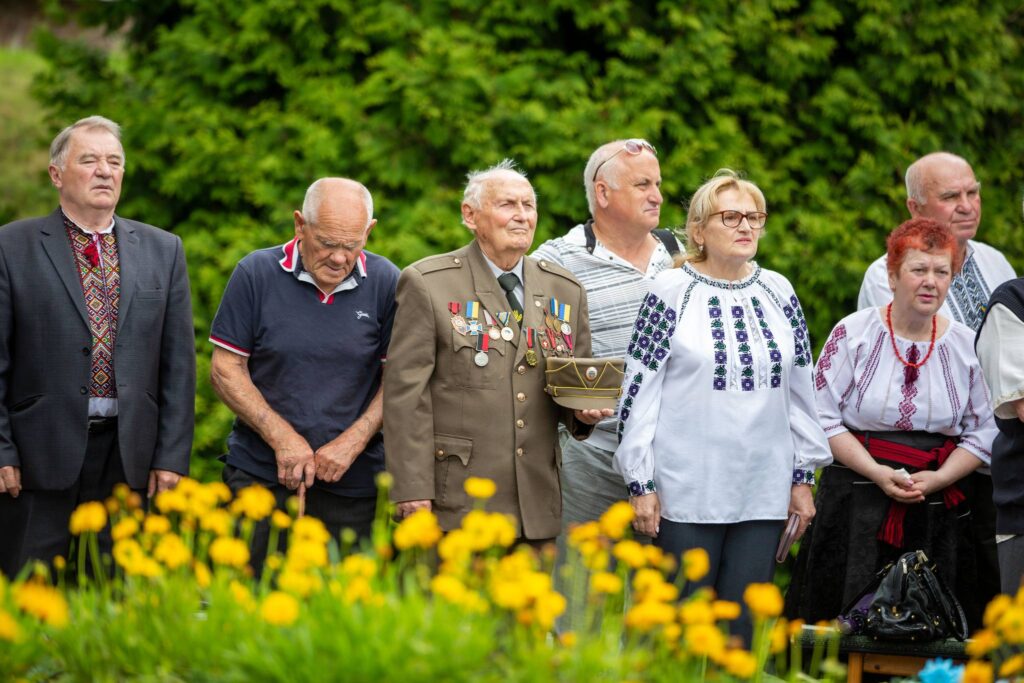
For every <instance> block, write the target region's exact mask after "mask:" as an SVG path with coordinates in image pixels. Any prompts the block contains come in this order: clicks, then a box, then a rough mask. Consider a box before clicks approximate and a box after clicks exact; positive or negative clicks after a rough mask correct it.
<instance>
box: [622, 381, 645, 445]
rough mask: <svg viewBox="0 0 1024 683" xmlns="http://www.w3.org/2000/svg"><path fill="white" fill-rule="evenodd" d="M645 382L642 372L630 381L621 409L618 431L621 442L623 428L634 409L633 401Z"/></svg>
mask: <svg viewBox="0 0 1024 683" xmlns="http://www.w3.org/2000/svg"><path fill="white" fill-rule="evenodd" d="M643 382H644V375H643V373H642V372H638V373H636V374H635V375H633V379H632V380H630V383H629V388H628V389H626V396H625V397H623V399H622V407H621V408H620V409H619V427H618V430H617V431H618V435H619V440H620V441H621V440H622V431H623V427H624V425H625V423H626V420H628V419H629V413H630V411H631V410H632V408H633V399H634V398H636V395H637V394H639V393H640V385H641V384H643Z"/></svg>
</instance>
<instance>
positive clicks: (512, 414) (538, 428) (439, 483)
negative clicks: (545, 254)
mask: <svg viewBox="0 0 1024 683" xmlns="http://www.w3.org/2000/svg"><path fill="white" fill-rule="evenodd" d="M523 285H524V289H525V296H524V297H523V298H524V301H523V308H524V318H523V324H524V326H526V327H539V328H543V327H544V311H545V310H546V307H547V305H548V300H549V298H550V297H556V298H557V299H558V300H559V301H561V302H562V303H565V304H570V305H571V306H572V310H573V311H574V313H573V315H572V317H573V320H572V325H573V335H574V337H575V340H574V341H575V351H576V355H577V356H579V357H587V356H589V355H590V328H589V326H588V321H587V297H586V295H585V293H584V291H583V287H581V286H580V283H579V282H577V281H576V279H575V278H574V277H573V276H572V274H571V273H569V271H567V270H565V269H564V268H562V267H561V266H559V265H556V264H554V263H551V262H549V261H537V260H534V259H533V258H530V257H526V259H525V261H524V263H523ZM474 300H475V301H479V302H480V305H481V306H483V307H485V308H486V309H487V310H488V311H490V312H491V313H492V314H494V313H497V312H498V311H505V310H508V308H509V306H508V301H507V300H506V298H505V293H504V291H502V289H501V286H500V285H499V284H498V282H497V280H495V278H494V275H493V273H492V272H491V270H490V268H489V267H488V266H487V262H486V261H485V260H484V256H483V253H482V252H481V251H480V247H479V245H478V244H477V243H476V241H473V242H472V243H470V244H469V246H466V247H463V248H462V249H459V250H457V251H453V252H451V253H448V254H443V255H440V256H431V257H429V258H425V259H423V260H422V261H418V262H417V263H414V264H413V265H411V266H409V267H408V268H406V269H405V270H404V271H402V275H401V277H400V278H399V280H398V293H397V302H398V310H397V312H396V315H395V325H394V327H393V328H392V332H391V346H390V347H389V348H388V363H387V368H386V370H385V372H384V461H385V465H386V466H387V469H388V472H390V473H391V474H392V475H393V476H394V487H393V488H392V490H391V497H392V499H393V500H395V501H406V500H432V501H433V506H434V511H435V512H436V513H437V516H438V519H439V521H440V523H441V526H442V527H443V528H444V529H445V530H449V529H452V528H454V527H457V526H458V525H459V523H460V522H461V520H462V517H463V515H465V514H466V513H467V512H469V511H470V510H471V509H473V501H472V499H470V498H469V497H468V496H467V495H466V492H465V490H464V489H463V485H464V484H465V481H466V479H467V478H468V477H471V476H476V477H486V478H488V479H491V480H493V481H494V482H495V483H496V484H497V487H498V490H497V493H496V494H495V496H494V498H492V499H491V500H489V501H487V509H488V510H491V511H497V512H504V513H507V514H510V515H512V516H513V517H514V518H515V519H516V522H517V525H518V526H519V534H520V535H521V536H524V537H526V538H554V537H555V536H557V535H558V533H559V531H560V530H561V521H562V496H561V489H560V486H559V462H558V458H559V449H558V437H557V433H558V422H559V420H561V421H562V422H564V423H565V424H566V425H568V426H569V428H570V431H572V432H573V433H574V434H576V435H577V436H580V437H585V436H587V435H589V433H590V430H591V427H589V426H586V425H582V424H581V423H578V422H576V421H575V419H574V418H573V411H571V410H568V409H565V408H560V407H559V406H557V405H556V404H555V402H554V401H552V400H551V398H550V397H549V396H548V395H547V394H546V393H544V385H545V380H544V359H543V356H544V354H545V353H547V352H542V351H541V349H540V348H539V347H536V352H537V355H538V356H539V357H540V362H539V363H538V365H537V366H536V367H530V366H529V365H528V364H527V362H526V361H525V359H524V357H525V355H526V342H525V341H524V340H523V337H522V335H521V334H520V330H519V326H518V325H516V324H515V323H514V322H513V323H512V326H513V329H514V330H515V333H516V336H515V337H514V338H513V340H512V341H509V342H505V341H503V340H500V341H497V342H493V343H492V347H491V348H492V350H491V352H490V353H489V354H488V355H489V357H490V362H489V363H488V364H487V365H486V366H485V367H477V366H476V365H475V364H474V362H473V356H474V355H475V354H476V349H475V348H474V344H475V342H476V337H472V336H467V335H463V334H460V333H459V332H458V331H456V330H455V329H454V328H453V327H452V324H451V313H450V312H449V310H448V304H449V302H451V301H458V302H463V303H464V302H466V301H474ZM481 316H482V314H481Z"/></svg>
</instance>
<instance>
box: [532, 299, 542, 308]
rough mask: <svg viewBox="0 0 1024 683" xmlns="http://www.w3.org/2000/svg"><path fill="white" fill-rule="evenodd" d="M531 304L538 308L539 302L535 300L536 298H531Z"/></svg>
mask: <svg viewBox="0 0 1024 683" xmlns="http://www.w3.org/2000/svg"><path fill="white" fill-rule="evenodd" d="M533 305H534V306H536V307H537V308H540V302H539V301H537V300H536V299H534V300H533Z"/></svg>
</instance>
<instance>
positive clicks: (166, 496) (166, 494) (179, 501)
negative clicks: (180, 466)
mask: <svg viewBox="0 0 1024 683" xmlns="http://www.w3.org/2000/svg"><path fill="white" fill-rule="evenodd" d="M184 481H185V480H184V479H182V482H184ZM153 504H154V505H156V509H157V510H159V511H160V512H162V513H163V514H165V515H169V514H171V513H173V512H178V513H182V512H185V511H186V510H188V498H187V497H186V494H185V490H184V489H182V487H181V485H180V484H179V485H178V486H177V487H175V488H173V489H171V490H169V491H161V492H160V493H158V494H156V498H155V499H154V500H153Z"/></svg>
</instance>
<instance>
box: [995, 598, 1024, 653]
mask: <svg viewBox="0 0 1024 683" xmlns="http://www.w3.org/2000/svg"><path fill="white" fill-rule="evenodd" d="M996 631H997V632H998V633H999V634H1000V635H1002V637H1003V640H1005V641H1006V642H1007V643H1009V644H1010V645H1017V644H1019V643H1024V607H1018V606H1017V605H1013V606H1012V607H1010V608H1009V609H1007V610H1006V611H1004V612H1003V613H1002V614H1001V615H1000V616H999V619H998V620H997V621H996Z"/></svg>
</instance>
